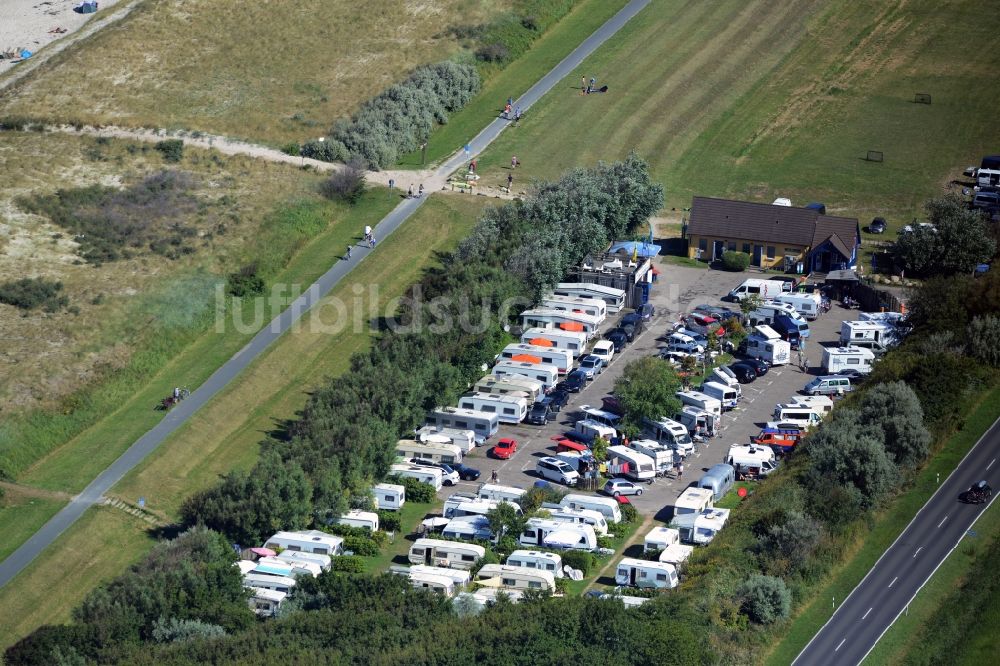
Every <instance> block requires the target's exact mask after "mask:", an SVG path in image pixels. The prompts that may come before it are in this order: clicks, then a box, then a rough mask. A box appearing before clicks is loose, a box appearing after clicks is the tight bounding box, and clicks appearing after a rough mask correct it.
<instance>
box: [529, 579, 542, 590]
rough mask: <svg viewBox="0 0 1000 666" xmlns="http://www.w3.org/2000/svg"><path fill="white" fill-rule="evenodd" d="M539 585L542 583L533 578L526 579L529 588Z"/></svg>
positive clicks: (538, 586)
mask: <svg viewBox="0 0 1000 666" xmlns="http://www.w3.org/2000/svg"><path fill="white" fill-rule="evenodd" d="M541 586H542V584H541V583H539V582H538V581H535V580H529V581H528V587H529V588H540V587H541Z"/></svg>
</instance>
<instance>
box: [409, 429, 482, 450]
mask: <svg viewBox="0 0 1000 666" xmlns="http://www.w3.org/2000/svg"><path fill="white" fill-rule="evenodd" d="M415 434H416V438H417V439H418V440H419V441H421V442H434V443H437V444H454V445H455V446H457V447H458V448H460V449H462V455H465V454H466V453H468V452H469V451H471V450H472V449H474V448H476V433H474V432H473V431H471V430H458V429H456V428H438V427H437V426H430V425H425V426H420V427H419V428H417V430H416V433H415Z"/></svg>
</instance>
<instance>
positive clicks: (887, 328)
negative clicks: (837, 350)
mask: <svg viewBox="0 0 1000 666" xmlns="http://www.w3.org/2000/svg"><path fill="white" fill-rule="evenodd" d="M899 340H900V336H899V331H898V328H897V326H896V325H895V324H894V323H892V322H889V321H885V320H882V321H879V320H875V321H871V320H859V321H845V322H841V326H840V344H841V345H843V346H845V347H847V346H852V347H867V348H869V349H871V350H872V351H877V352H884V351H886V350H887V349H889V348H890V347H894V346H896V345H897V344H899Z"/></svg>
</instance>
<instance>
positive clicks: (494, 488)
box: [478, 483, 528, 503]
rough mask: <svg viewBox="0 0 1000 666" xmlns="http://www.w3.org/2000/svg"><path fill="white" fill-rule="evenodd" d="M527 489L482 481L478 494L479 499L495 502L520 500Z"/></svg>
mask: <svg viewBox="0 0 1000 666" xmlns="http://www.w3.org/2000/svg"><path fill="white" fill-rule="evenodd" d="M527 492H528V491H527V490H525V489H524V488H515V487H514V486H500V485H496V484H492V483H484V484H482V485H481V486H479V493H478V496H479V498H480V499H485V500H495V501H497V502H511V503H517V502H520V501H521V499H522V498H523V497H524V495H525V493H527Z"/></svg>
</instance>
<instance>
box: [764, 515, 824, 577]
mask: <svg viewBox="0 0 1000 666" xmlns="http://www.w3.org/2000/svg"><path fill="white" fill-rule="evenodd" d="M822 534H823V527H822V525H821V524H820V523H819V521H817V520H816V519H815V518H813V517H811V516H807V515H805V514H803V513H801V512H799V511H790V512H789V513H788V514H787V515H786V516H785V518H784V520H783V521H781V522H778V523H776V524H774V525H771V526H769V527H768V528H767V530H766V531H765V532H764V534H763V535H761V538H760V549H761V551H762V552H763V553H764V554H765V555H766V556H767V557H769V558H771V559H773V560H776V561H777V562H778V566H777V567H776V568H777V569H779V570H785V569H786V568H791V569H792V570H797V569H801V568H802V567H803V566H804V565H805V563H806V562H807V560H808V559H809V557H810V556H811V555H812V554H813V551H815V550H816V546H818V545H819V541H820V538H821V536H822ZM783 565H787V567H785V566H783Z"/></svg>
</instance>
